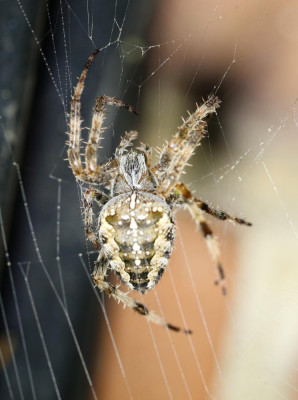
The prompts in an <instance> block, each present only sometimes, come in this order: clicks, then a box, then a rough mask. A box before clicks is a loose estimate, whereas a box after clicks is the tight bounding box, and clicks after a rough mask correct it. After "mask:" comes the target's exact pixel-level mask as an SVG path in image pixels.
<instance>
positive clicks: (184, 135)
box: [155, 95, 220, 196]
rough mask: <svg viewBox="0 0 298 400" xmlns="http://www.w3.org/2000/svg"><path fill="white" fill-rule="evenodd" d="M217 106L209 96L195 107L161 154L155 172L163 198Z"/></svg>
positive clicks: (217, 103)
mask: <svg viewBox="0 0 298 400" xmlns="http://www.w3.org/2000/svg"><path fill="white" fill-rule="evenodd" d="M219 104H220V101H219V99H218V98H217V97H216V96H214V95H210V96H209V98H208V99H207V101H206V102H205V103H203V104H202V105H201V106H197V109H196V110H195V112H194V113H192V114H189V116H188V117H187V118H186V119H185V120H184V119H183V124H182V125H181V126H180V127H179V128H178V131H177V133H176V134H175V135H174V137H173V139H172V140H171V141H170V142H169V143H168V144H167V146H166V147H165V149H164V150H163V151H162V152H161V155H160V162H159V163H158V165H156V167H155V170H156V173H157V174H158V175H159V178H160V181H161V186H162V187H163V189H164V190H163V194H164V195H165V196H166V195H168V194H169V193H170V192H171V190H172V188H173V186H174V185H175V184H176V182H177V180H178V179H179V177H180V175H181V173H182V172H183V170H184V168H185V167H186V165H187V162H188V160H189V159H190V157H191V156H192V155H193V154H194V151H195V149H196V148H197V147H198V146H199V144H200V141H201V139H202V138H203V137H204V135H205V134H206V127H207V123H208V119H209V117H210V116H211V115H212V114H213V113H215V112H216V109H217V108H218V107H219Z"/></svg>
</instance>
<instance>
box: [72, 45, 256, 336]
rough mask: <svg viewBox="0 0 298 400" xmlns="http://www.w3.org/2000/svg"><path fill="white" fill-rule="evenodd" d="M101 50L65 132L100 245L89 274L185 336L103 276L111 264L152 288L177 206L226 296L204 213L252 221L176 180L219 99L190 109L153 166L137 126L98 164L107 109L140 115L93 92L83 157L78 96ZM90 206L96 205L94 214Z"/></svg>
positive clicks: (127, 278)
mask: <svg viewBox="0 0 298 400" xmlns="http://www.w3.org/2000/svg"><path fill="white" fill-rule="evenodd" d="M98 53H99V50H95V51H94V52H93V53H92V54H91V56H90V57H89V58H88V60H87V62H86V64H85V67H84V69H83V71H82V73H81V76H80V78H79V80H78V83H77V85H76V87H75V88H74V94H73V96H72V100H71V111H70V125H69V132H68V136H69V141H68V161H69V164H70V167H71V169H72V172H73V174H74V176H75V178H76V179H77V180H78V181H80V182H83V183H84V184H86V185H88V188H87V189H85V190H84V194H83V208H84V212H83V214H84V225H85V233H86V237H87V239H88V240H89V241H90V242H92V243H93V245H94V247H95V248H96V249H97V250H98V257H97V260H96V261H95V266H94V271H93V273H92V279H93V281H94V283H95V285H96V286H97V287H98V288H99V289H100V291H103V292H105V293H106V294H108V295H109V296H112V297H113V298H114V299H115V300H117V301H118V302H122V303H123V304H124V305H125V306H128V307H129V308H131V309H133V310H135V311H137V312H138V313H140V314H141V315H144V316H145V317H146V318H147V319H148V320H149V321H151V322H153V323H156V324H158V325H161V326H163V327H167V328H169V329H172V330H174V331H182V332H185V333H187V334H189V333H191V331H190V330H188V329H182V328H179V327H178V326H175V325H172V324H170V323H168V322H166V321H165V320H164V319H163V318H161V317H160V316H158V315H156V314H155V313H154V312H152V311H149V310H148V309H147V307H146V306H145V305H143V304H141V303H139V302H138V301H136V300H134V299H133V298H131V297H130V296H129V295H128V294H126V293H124V292H122V291H121V290H120V289H119V288H118V286H114V285H112V284H111V283H110V282H108V281H107V279H106V278H107V271H108V269H111V270H113V271H115V272H116V274H117V275H118V276H119V277H120V279H121V281H122V282H123V283H124V284H125V285H126V286H127V287H128V288H129V289H130V290H136V291H138V292H140V293H142V294H145V293H146V292H147V291H148V290H151V289H152V288H153V287H154V286H155V285H156V284H157V282H158V281H159V279H160V278H161V276H162V275H163V273H164V271H165V269H166V267H167V264H168V261H169V258H170V256H171V254H172V251H173V247H174V241H175V233H176V227H175V219H174V212H175V210H176V209H177V208H178V207H181V206H182V207H184V208H186V209H187V210H188V211H189V212H190V214H191V215H192V217H193V218H194V220H195V222H196V223H197V225H198V227H199V229H200V231H201V233H202V235H203V237H204V239H205V240H206V242H207V245H208V249H209V251H210V253H211V256H212V258H213V260H214V262H215V265H216V271H217V279H216V281H215V283H216V284H219V285H220V286H221V288H222V292H223V294H226V286H225V274H224V270H223V267H222V264H221V261H220V253H219V247H218V244H217V241H216V239H215V237H214V236H213V233H212V230H211V229H210V228H209V226H208V224H207V222H206V219H205V214H210V215H212V216H213V217H215V218H217V219H220V220H229V221H232V222H235V223H238V224H242V225H247V226H250V225H251V223H249V222H246V221H245V220H244V219H242V218H237V217H233V216H231V215H228V214H227V213H226V212H224V211H220V210H217V209H214V208H212V207H210V206H209V205H208V204H207V203H205V202H204V201H202V200H199V199H197V198H195V197H194V196H193V194H192V193H191V191H190V190H189V189H188V187H187V186H186V185H185V184H184V183H182V182H180V181H179V179H180V176H181V174H182V172H183V170H184V168H185V166H186V165H187V162H188V160H189V158H190V157H191V156H192V155H193V154H194V151H195V149H196V148H197V147H198V146H199V145H200V141H201V139H202V138H203V137H204V136H205V134H206V127H207V121H208V119H209V117H210V116H211V115H212V114H213V113H215V112H216V109H217V108H218V107H219V103H220V102H219V99H218V98H217V97H216V96H214V95H210V96H209V98H208V99H207V101H206V102H204V103H203V104H202V105H201V106H197V107H196V110H195V111H194V113H192V114H190V113H189V115H188V117H187V118H186V119H185V120H184V119H183V123H182V125H181V126H180V127H179V128H178V130H177V132H176V133H175V135H174V136H173V138H172V140H171V141H170V142H168V143H166V144H165V145H164V147H163V148H162V150H161V152H160V156H159V161H158V163H157V164H156V165H151V154H152V149H150V148H148V147H147V146H145V145H144V144H141V145H140V147H137V148H136V149H133V148H132V146H133V144H132V142H133V141H134V140H135V139H136V138H137V135H138V133H137V132H136V131H129V132H126V133H125V135H124V137H123V138H122V139H121V142H120V145H119V146H118V147H117V149H116V151H115V158H114V159H112V160H109V161H107V162H106V163H102V164H98V162H97V149H98V148H99V147H100V146H99V144H100V141H101V139H102V135H103V132H104V130H105V128H104V127H103V122H104V119H105V109H106V106H107V105H115V106H117V107H124V108H126V109H127V110H128V111H130V112H132V113H134V114H137V112H136V111H135V109H134V108H133V107H131V106H130V105H128V104H125V103H123V102H122V101H120V100H117V99H115V98H114V97H109V96H105V95H104V96H101V97H98V98H97V99H96V101H95V106H94V111H93V117H92V123H91V128H90V130H89V138H88V142H87V143H86V147H85V156H84V160H82V157H81V154H80V149H81V123H82V120H81V113H80V109H81V95H82V92H83V89H84V82H85V79H86V76H87V73H88V70H89V68H90V65H91V63H92V61H93V59H94V57H95V56H96V55H97V54H98ZM94 203H95V204H97V205H98V207H99V210H100V211H99V213H98V216H96V218H94V215H95V212H94V209H93V208H94Z"/></svg>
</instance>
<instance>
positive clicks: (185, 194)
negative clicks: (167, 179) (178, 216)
mask: <svg viewBox="0 0 298 400" xmlns="http://www.w3.org/2000/svg"><path fill="white" fill-rule="evenodd" d="M174 192H175V194H176V195H178V196H179V197H178V200H177V202H178V203H179V198H180V200H181V199H182V201H183V203H190V204H191V203H194V204H195V206H196V207H197V208H199V209H200V210H202V211H204V212H205V213H207V214H210V215H212V216H213V217H215V218H217V219H220V220H221V221H225V220H228V221H231V222H235V223H237V224H240V225H246V226H252V223H251V222H248V221H245V219H243V218H238V217H234V216H232V215H229V214H228V213H226V212H225V211H221V210H217V209H216V208H213V207H210V206H209V205H208V204H207V203H206V202H204V201H202V200H199V199H197V198H196V197H193V195H192V193H191V191H190V190H189V189H188V188H187V186H186V185H185V184H184V183H177V185H176V186H175V189H174Z"/></svg>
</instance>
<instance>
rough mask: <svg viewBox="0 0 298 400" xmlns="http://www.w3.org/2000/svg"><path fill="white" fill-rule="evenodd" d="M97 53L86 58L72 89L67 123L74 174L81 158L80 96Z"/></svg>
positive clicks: (80, 164) (77, 170)
mask: <svg viewBox="0 0 298 400" xmlns="http://www.w3.org/2000/svg"><path fill="white" fill-rule="evenodd" d="M98 53H99V50H94V51H93V53H92V54H91V56H90V57H89V58H88V60H87V62H86V64H85V67H84V69H83V71H82V73H81V76H80V78H79V81H78V83H77V85H76V86H75V88H74V94H73V96H72V100H71V105H70V122H69V133H68V135H69V142H68V145H69V148H68V158H69V162H70V165H71V167H72V169H73V171H74V172H76V173H78V174H79V173H80V171H81V169H82V163H81V158H80V154H79V149H80V141H81V137H80V133H81V123H82V120H81V95H82V92H83V90H84V87H85V85H84V82H85V79H86V76H87V73H88V70H89V68H90V65H91V63H92V61H93V60H94V57H96V55H97V54H98Z"/></svg>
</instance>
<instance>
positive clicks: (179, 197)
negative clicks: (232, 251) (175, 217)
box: [168, 183, 252, 295]
mask: <svg viewBox="0 0 298 400" xmlns="http://www.w3.org/2000/svg"><path fill="white" fill-rule="evenodd" d="M168 202H170V203H172V204H173V205H179V204H180V205H183V206H184V207H185V208H187V209H188V211H189V212H190V214H191V216H192V217H193V219H194V220H195V222H196V223H197V224H198V226H199V229H200V231H201V233H202V235H203V237H204V239H206V243H207V247H208V250H209V252H210V254H211V257H212V259H213V261H214V262H215V264H216V268H217V275H218V277H217V279H216V281H215V284H219V285H220V286H221V289H222V293H223V294H224V295H225V294H226V286H225V273H224V269H223V266H222V263H221V260H220V250H219V246H218V242H217V240H216V238H215V237H214V235H213V232H212V230H211V228H210V227H209V225H208V224H207V221H206V219H205V216H204V212H206V213H207V214H210V215H212V216H213V217H215V218H218V219H220V220H229V221H231V222H236V223H238V224H242V225H246V226H251V225H252V224H251V223H250V222H247V221H245V220H244V219H242V218H238V217H233V216H231V215H229V214H227V213H225V212H224V211H220V210H216V209H214V208H212V207H210V206H208V204H207V203H205V202H203V201H201V200H199V199H196V198H195V197H194V196H193V195H192V193H191V191H190V190H189V189H188V188H187V186H186V185H184V184H183V183H178V184H177V185H176V186H175V189H174V194H173V195H171V196H169V197H168Z"/></svg>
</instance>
